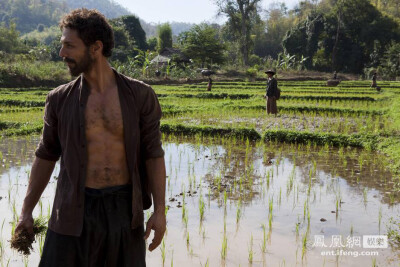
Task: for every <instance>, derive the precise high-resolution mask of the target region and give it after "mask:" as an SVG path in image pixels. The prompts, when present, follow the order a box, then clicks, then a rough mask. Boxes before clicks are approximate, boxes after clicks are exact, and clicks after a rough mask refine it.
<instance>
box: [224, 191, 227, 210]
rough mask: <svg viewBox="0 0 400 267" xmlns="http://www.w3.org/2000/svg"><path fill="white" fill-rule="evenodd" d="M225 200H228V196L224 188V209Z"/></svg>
mask: <svg viewBox="0 0 400 267" xmlns="http://www.w3.org/2000/svg"><path fill="white" fill-rule="evenodd" d="M227 200H228V196H227V194H226V190H224V208H225V210H226V203H227Z"/></svg>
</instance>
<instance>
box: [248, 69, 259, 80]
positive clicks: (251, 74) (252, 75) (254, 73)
mask: <svg viewBox="0 0 400 267" xmlns="http://www.w3.org/2000/svg"><path fill="white" fill-rule="evenodd" d="M257 72H258V70H257V69H256V68H248V69H247V70H246V75H247V76H248V77H250V78H256V77H257Z"/></svg>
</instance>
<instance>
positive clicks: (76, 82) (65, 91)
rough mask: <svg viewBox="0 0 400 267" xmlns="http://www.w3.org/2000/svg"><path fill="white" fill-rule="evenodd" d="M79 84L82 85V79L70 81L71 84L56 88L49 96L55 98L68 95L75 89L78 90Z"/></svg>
mask: <svg viewBox="0 0 400 267" xmlns="http://www.w3.org/2000/svg"><path fill="white" fill-rule="evenodd" d="M79 84H80V77H78V78H76V79H75V80H73V81H70V82H69V83H66V84H62V85H60V86H58V87H56V88H54V89H53V90H51V91H50V92H49V94H48V96H49V97H53V96H62V95H65V94H68V93H69V92H70V91H71V90H72V89H73V88H76V87H77V86H78V85H79Z"/></svg>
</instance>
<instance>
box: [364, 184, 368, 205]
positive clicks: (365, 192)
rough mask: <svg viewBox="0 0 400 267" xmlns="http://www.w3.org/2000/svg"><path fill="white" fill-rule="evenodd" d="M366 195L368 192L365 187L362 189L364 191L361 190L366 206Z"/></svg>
mask: <svg viewBox="0 0 400 267" xmlns="http://www.w3.org/2000/svg"><path fill="white" fill-rule="evenodd" d="M367 193H368V190H367V188H366V187H364V190H363V199H364V205H367V202H368V195H367Z"/></svg>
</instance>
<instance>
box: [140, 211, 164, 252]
mask: <svg viewBox="0 0 400 267" xmlns="http://www.w3.org/2000/svg"><path fill="white" fill-rule="evenodd" d="M166 225H167V222H166V218H165V211H159V212H154V213H153V214H152V215H151V216H150V218H149V220H148V221H147V224H146V233H145V236H144V239H147V238H148V237H149V235H150V231H151V230H152V229H153V230H154V238H153V240H152V241H151V244H150V245H149V250H150V251H153V250H154V249H155V248H157V247H158V245H160V243H161V241H162V239H163V236H164V233H165V229H166V227H167V226H166Z"/></svg>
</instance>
